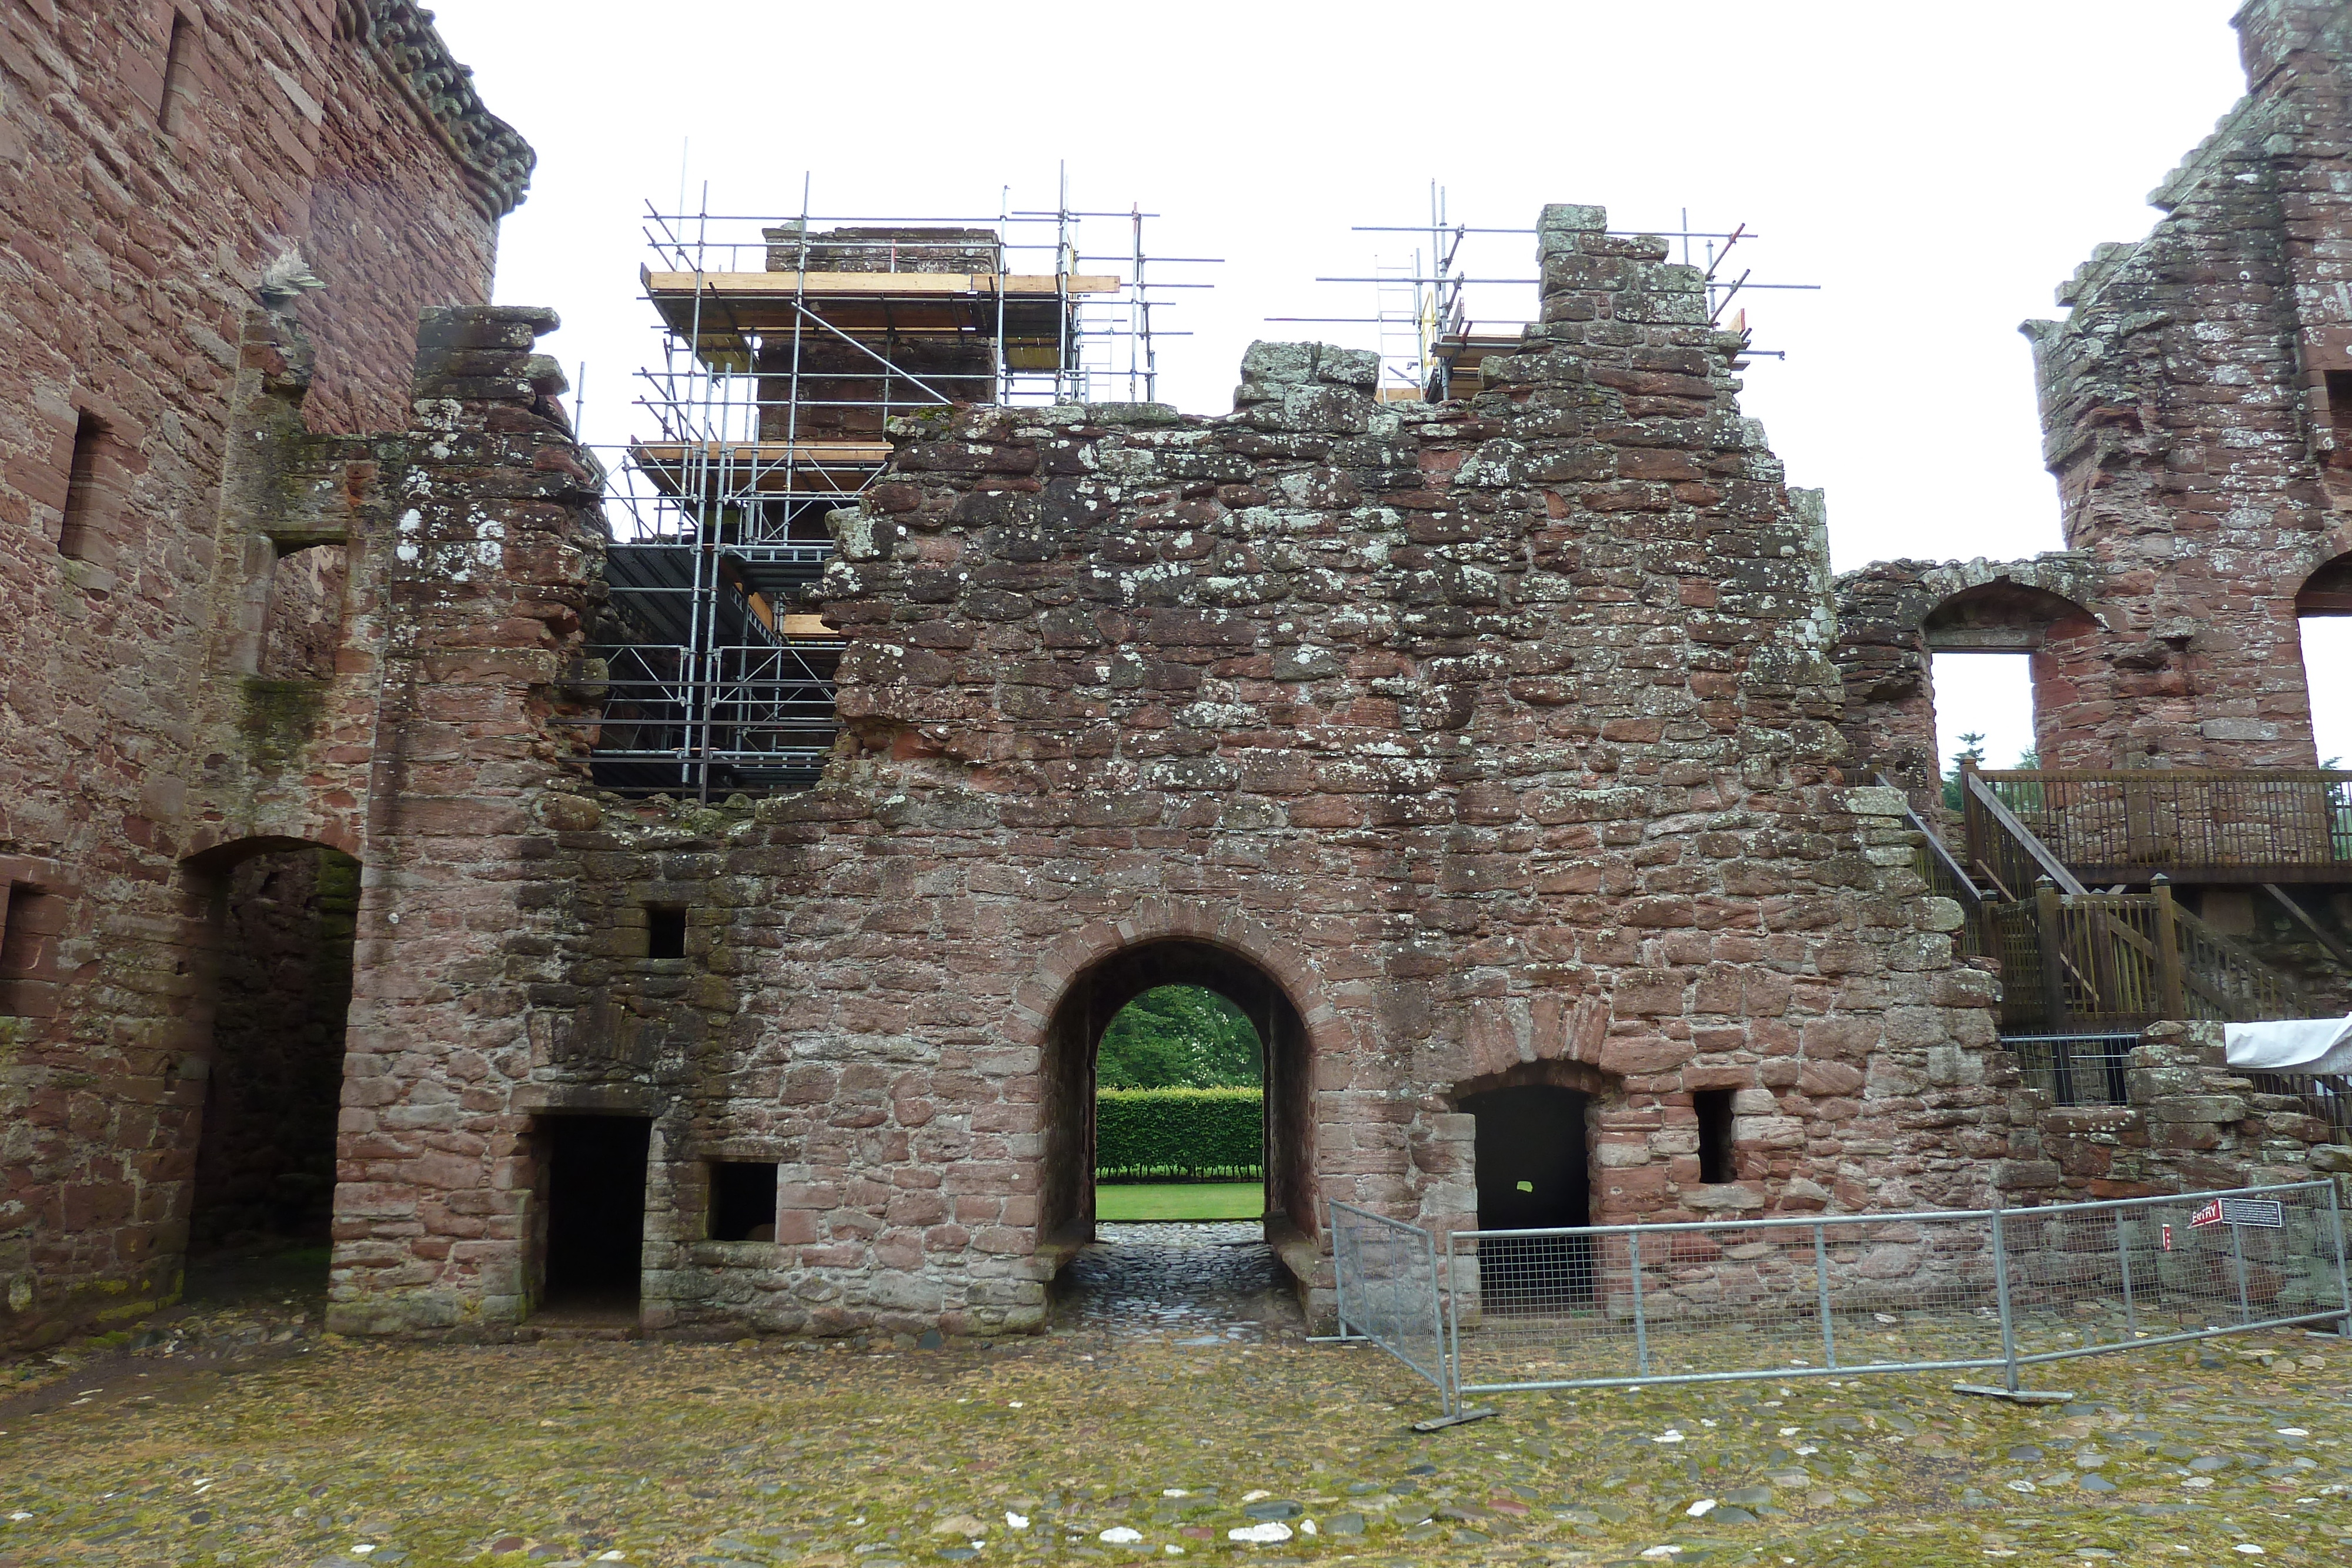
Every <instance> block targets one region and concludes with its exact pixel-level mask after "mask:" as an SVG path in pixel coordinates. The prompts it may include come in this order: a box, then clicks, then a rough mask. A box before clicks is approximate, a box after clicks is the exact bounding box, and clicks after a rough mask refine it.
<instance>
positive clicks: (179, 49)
mask: <svg viewBox="0 0 2352 1568" xmlns="http://www.w3.org/2000/svg"><path fill="white" fill-rule="evenodd" d="M192 31H194V29H192V28H191V27H190V26H188V19H187V18H186V17H185V16H180V15H177V14H176V13H175V14H174V15H173V17H172V43H171V47H170V48H169V50H168V51H166V53H165V54H164V56H163V102H162V103H161V104H159V105H158V106H157V109H156V116H155V122H156V123H157V124H158V125H161V126H162V127H163V131H164V134H165V135H168V136H177V135H178V134H179V133H180V131H181V129H182V127H184V125H186V124H187V120H188V107H187V106H188V100H189V99H191V98H192V97H194V91H193V89H191V87H190V86H189V82H188V74H189V73H188V57H189V55H190V54H191V53H192V52H193V47H194V39H192V38H191V37H189V35H190V33H191V32H192Z"/></svg>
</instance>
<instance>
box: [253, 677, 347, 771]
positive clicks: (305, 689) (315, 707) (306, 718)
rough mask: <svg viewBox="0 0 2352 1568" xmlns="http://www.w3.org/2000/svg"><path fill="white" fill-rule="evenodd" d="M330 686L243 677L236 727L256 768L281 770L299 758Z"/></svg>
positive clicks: (324, 705)
mask: <svg viewBox="0 0 2352 1568" xmlns="http://www.w3.org/2000/svg"><path fill="white" fill-rule="evenodd" d="M329 684H330V683H328V682H326V681H319V680H304V681H270V680H264V679H262V678H261V677H260V676H258V675H249V676H247V678H246V682H245V711H244V712H243V713H242V714H240V715H239V716H237V726H236V727H237V731H238V733H239V734H241V735H243V736H244V737H245V743H246V747H247V754H248V757H249V759H250V760H251V761H252V762H253V763H254V764H255V766H257V767H260V768H276V767H282V766H284V765H285V764H286V763H289V762H290V761H292V760H293V759H294V758H297V757H299V756H300V755H301V753H302V750H303V747H306V746H308V745H309V744H310V737H311V734H312V732H313V731H315V730H316V729H317V728H318V726H319V718H320V715H321V714H322V713H323V712H324V711H325V710H326V706H327V687H328V685H329Z"/></svg>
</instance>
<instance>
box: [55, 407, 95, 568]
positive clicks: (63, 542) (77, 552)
mask: <svg viewBox="0 0 2352 1568" xmlns="http://www.w3.org/2000/svg"><path fill="white" fill-rule="evenodd" d="M105 441H106V423H105V422H104V421H103V420H100V418H99V417H98V416H97V415H95V414H91V413H84V414H82V415H81V416H80V417H79V418H78V419H76V420H75V421H74V438H73V463H72V466H70V467H69V468H68V469H67V470H66V518H65V523H64V526H63V527H61V528H58V554H59V555H61V556H66V557H68V558H70V559H74V560H83V559H88V557H89V549H90V545H91V544H92V542H93V541H94V540H95V538H96V536H97V531H98V489H99V468H98V463H99V448H100V446H101V445H103V444H105Z"/></svg>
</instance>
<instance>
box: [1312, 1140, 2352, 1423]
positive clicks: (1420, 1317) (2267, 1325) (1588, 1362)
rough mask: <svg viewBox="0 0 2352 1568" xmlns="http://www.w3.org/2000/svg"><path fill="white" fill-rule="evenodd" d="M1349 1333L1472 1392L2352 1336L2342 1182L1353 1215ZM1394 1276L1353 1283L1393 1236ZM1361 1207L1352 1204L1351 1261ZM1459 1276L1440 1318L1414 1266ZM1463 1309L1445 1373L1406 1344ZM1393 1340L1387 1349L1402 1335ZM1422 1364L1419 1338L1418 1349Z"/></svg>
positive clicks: (1877, 1369) (2000, 1363)
mask: <svg viewBox="0 0 2352 1568" xmlns="http://www.w3.org/2000/svg"><path fill="white" fill-rule="evenodd" d="M1348 1215H1349V1224H1350V1225H1351V1226H1352V1227H1353V1228H1355V1230H1356V1231H1357V1233H1358V1236H1357V1239H1355V1240H1354V1241H1352V1242H1351V1243H1349V1246H1350V1248H1351V1251H1349V1253H1346V1254H1342V1255H1341V1259H1340V1270H1339V1272H1340V1294H1341V1297H1342V1300H1343V1302H1352V1301H1360V1300H1362V1299H1364V1298H1365V1297H1366V1296H1367V1294H1368V1293H1373V1292H1376V1291H1380V1290H1384V1291H1386V1294H1385V1295H1384V1296H1381V1297H1380V1306H1379V1308H1378V1309H1377V1310H1378V1312H1379V1313H1380V1320H1381V1323H1382V1324H1383V1329H1382V1332H1381V1333H1374V1332H1372V1331H1371V1329H1370V1322H1371V1321H1372V1314H1373V1309H1371V1308H1369V1307H1361V1306H1353V1305H1343V1306H1342V1309H1341V1313H1342V1320H1343V1329H1342V1332H1343V1333H1347V1330H1348V1327H1349V1326H1353V1327H1354V1328H1355V1329H1356V1331H1357V1332H1356V1333H1354V1334H1351V1335H1349V1337H1362V1338H1368V1339H1371V1340H1373V1341H1374V1342H1375V1343H1381V1344H1382V1346H1383V1348H1389V1349H1390V1350H1391V1354H1396V1355H1397V1356H1398V1359H1400V1360H1402V1361H1404V1362H1406V1364H1408V1365H1411V1366H1412V1367H1413V1368H1414V1370H1415V1371H1418V1372H1421V1373H1422V1375H1423V1376H1427V1377H1430V1379H1431V1381H1432V1382H1433V1383H1435V1384H1436V1385H1437V1387H1438V1390H1439V1393H1440V1394H1441V1396H1443V1397H1444V1401H1445V1411H1446V1415H1447V1416H1449V1417H1458V1416H1459V1415H1460V1414H1461V1411H1462V1401H1463V1398H1464V1396H1467V1395H1475V1394H1490V1393H1505V1392H1511V1391H1517V1390H1533V1389H1547V1388H1599V1387H1616V1386H1631V1385H1656V1384H1677V1383H1706V1382H1718V1381H1735V1380H1743V1379H1761V1378H1771V1379H1776V1380H1783V1381H1785V1380H1788V1379H1791V1378H1797V1377H1814V1376H1840V1377H1853V1376H1859V1375H1865V1374H1871V1373H1892V1372H1906V1373H1916V1372H1946V1371H1950V1372H1959V1371H1973V1370H1982V1369H1990V1368H1999V1369H2000V1371H2001V1374H2002V1376H2001V1382H2002V1385H2003V1386H2004V1387H2005V1388H2006V1389H2007V1390H2008V1391H2009V1392H2011V1393H2014V1392H2017V1391H2018V1389H2019V1381H2018V1379H2019V1373H2020V1369H2021V1368H2023V1367H2028V1366H2033V1365H2038V1364H2043V1363H2048V1362H2055V1361H2063V1360H2065V1359H2068V1358H2070V1357H2074V1356H2082V1355H2095V1354H2102V1353H2105V1352H2111V1351H2120V1350H2129V1349H2133V1348H2138V1347H2146V1346H2149V1345H2161V1344H2171V1343H2181V1342H2185V1341H2189V1340H2199V1339H2206V1338H2210V1337H2213V1336H2216V1335H2221V1334H2231V1333H2247V1332H2250V1331H2254V1330H2262V1329H2277V1328H2287V1327H2292V1326H2295V1325H2302V1324H2317V1323H2330V1322H2332V1323H2336V1324H2337V1325H2338V1326H2339V1331H2340V1332H2346V1333H2352V1284H2347V1270H2346V1256H2345V1237H2344V1226H2343V1218H2342V1216H2341V1214H2340V1212H2339V1210H2338V1207H2337V1203H2336V1186H2335V1184H2334V1183H2333V1182H2331V1181H2324V1180H2323V1181H2312V1182H2304V1183H2298V1184H2295V1185H2293V1186H2268V1187H2246V1188H2240V1189H2235V1190H2231V1191H2228V1192H2204V1193H2192V1194H2188V1195H2177V1196H2168V1197H2144V1198H2123V1199H2116V1200H2111V1201H2105V1202H2099V1203H2075V1204H2058V1205H2051V1206H2047V1207H2035V1208H2002V1207H1995V1208H1990V1209H1972V1210H1958V1211H1946V1212H1937V1213H1920V1214H1853V1215H1822V1216H1819V1217H1816V1218H1790V1219H1752V1220H1739V1221H1733V1222H1729V1223H1722V1224H1716V1223H1695V1224H1686V1225H1631V1226H1627V1225H1617V1226H1588V1227H1580V1228H1563V1229H1557V1230H1514V1231H1491V1230H1490V1231H1456V1232H1454V1233H1453V1234H1452V1235H1451V1236H1449V1237H1445V1238H1443V1239H1437V1238H1433V1237H1430V1236H1429V1233H1427V1232H1425V1231H1421V1230H1420V1229H1419V1228H1416V1227H1412V1226H1401V1225H1398V1224H1396V1222H1394V1221H1381V1220H1378V1218H1377V1217H1375V1216H1371V1215H1367V1214H1364V1213H1363V1212H1362V1211H1361V1210H1349V1211H1348ZM1370 1224H1378V1225H1381V1226H1383V1227H1386V1229H1385V1230H1383V1231H1382V1232H1381V1236H1382V1238H1383V1240H1384V1242H1385V1244H1386V1246H1387V1247H1388V1248H1389V1249H1390V1257H1389V1260H1388V1261H1387V1272H1386V1273H1385V1275H1383V1276H1381V1279H1382V1281H1384V1283H1382V1284H1380V1285H1375V1283H1374V1281H1370V1280H1364V1281H1359V1280H1358V1279H1357V1278H1355V1277H1354V1276H1353V1275H1352V1274H1351V1272H1350V1270H1351V1269H1354V1268H1360V1267H1362V1266H1363V1264H1362V1262H1360V1261H1355V1260H1366V1259H1368V1258H1369V1257H1370V1253H1369V1250H1368V1249H1367V1248H1366V1246H1365V1239H1367V1238H1368V1236H1369V1235H1370ZM1339 1229H1340V1206H1334V1232H1335V1235H1334V1242H1335V1251H1336V1250H1337V1249H1338V1248H1339ZM1423 1239H1426V1240H1427V1241H1428V1242H1429V1243H1430V1244H1431V1245H1432V1246H1433V1247H1435V1249H1436V1250H1437V1253H1438V1256H1439V1258H1440V1260H1441V1261H1440V1265H1439V1267H1438V1269H1437V1270H1435V1272H1434V1277H1433V1294H1432V1295H1431V1296H1430V1297H1429V1298H1427V1300H1426V1304H1425V1305H1424V1304H1423V1303H1417V1302H1415V1301H1412V1299H1411V1298H1412V1290H1413V1283H1414V1280H1415V1274H1414V1270H1413V1269H1412V1267H1411V1266H1409V1265H1406V1264H1405V1262H1404V1260H1405V1259H1407V1258H1408V1257H1411V1256H1412V1255H1414V1253H1415V1249H1416V1247H1417V1246H1418V1245H1419V1244H1420V1243H1421V1242H1422V1241H1423ZM1439 1309H1442V1319H1443V1332H1444V1339H1443V1354H1442V1356H1441V1357H1440V1358H1439V1362H1438V1365H1439V1370H1438V1372H1437V1373H1436V1374H1434V1375H1433V1374H1432V1373H1431V1372H1430V1371H1429V1369H1428V1364H1427V1363H1426V1362H1424V1361H1418V1360H1416V1359H1415V1358H1414V1357H1412V1356H1408V1355H1406V1354H1403V1353H1402V1351H1399V1350H1397V1349H1396V1348H1395V1343H1397V1342H1402V1341H1403V1340H1405V1339H1406V1338H1407V1336H1408V1334H1409V1333H1417V1332H1418V1331H1417V1326H1416V1325H1418V1324H1419V1323H1420V1322H1425V1321H1428V1319H1429V1318H1430V1316H1431V1315H1432V1312H1433V1311H1437V1310H1439ZM1384 1335H1385V1337H1384ZM1413 1345H1414V1348H1415V1350H1416V1351H1418V1348H1419V1344H1418V1341H1417V1340H1414V1341H1413Z"/></svg>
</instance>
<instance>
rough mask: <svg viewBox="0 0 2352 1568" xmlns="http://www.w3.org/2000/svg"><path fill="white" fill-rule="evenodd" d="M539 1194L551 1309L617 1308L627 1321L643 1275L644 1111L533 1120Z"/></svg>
mask: <svg viewBox="0 0 2352 1568" xmlns="http://www.w3.org/2000/svg"><path fill="white" fill-rule="evenodd" d="M540 1137H541V1150H540V1153H541V1160H542V1162H543V1164H542V1166H541V1168H542V1169H543V1170H544V1171H545V1173H546V1176H545V1181H546V1195H547V1288H546V1293H545V1295H544V1297H543V1298H542V1304H543V1306H544V1307H545V1308H546V1310H548V1311H551V1312H585V1313H590V1314H596V1315H603V1314H606V1313H610V1314H614V1315H619V1314H623V1313H625V1314H626V1316H627V1318H628V1319H629V1321H631V1322H635V1319H636V1315H637V1296H638V1288H639V1285H640V1283H641V1281H642V1280H643V1278H644V1274H645V1242H646V1153H647V1151H648V1149H649V1148H650V1147H651V1145H652V1140H653V1123H652V1121H651V1120H650V1119H649V1118H647V1117H644V1116H550V1117H547V1118H545V1119H544V1120H543V1121H541V1124H540Z"/></svg>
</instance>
